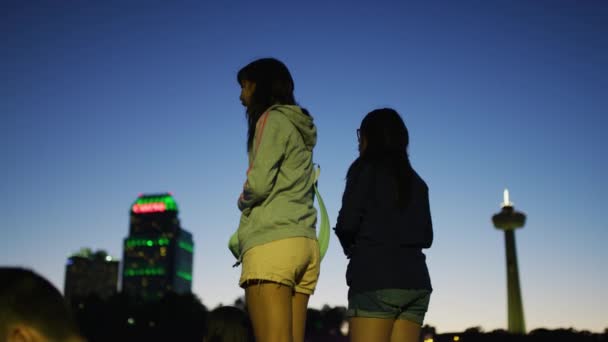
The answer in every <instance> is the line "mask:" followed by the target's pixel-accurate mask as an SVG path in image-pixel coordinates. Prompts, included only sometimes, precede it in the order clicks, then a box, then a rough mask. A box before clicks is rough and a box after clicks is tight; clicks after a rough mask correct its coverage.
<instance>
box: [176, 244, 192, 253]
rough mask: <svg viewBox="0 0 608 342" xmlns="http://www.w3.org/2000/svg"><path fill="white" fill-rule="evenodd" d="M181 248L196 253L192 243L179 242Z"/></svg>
mask: <svg viewBox="0 0 608 342" xmlns="http://www.w3.org/2000/svg"><path fill="white" fill-rule="evenodd" d="M178 246H179V248H181V249H184V250H187V251H188V252H190V253H194V246H193V245H192V244H189V243H187V242H185V241H180V242H179V243H178Z"/></svg>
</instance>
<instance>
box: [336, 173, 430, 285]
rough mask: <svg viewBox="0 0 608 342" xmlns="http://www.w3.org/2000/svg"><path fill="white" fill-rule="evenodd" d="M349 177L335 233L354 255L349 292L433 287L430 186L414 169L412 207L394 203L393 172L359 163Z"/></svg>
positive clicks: (349, 274)
mask: <svg viewBox="0 0 608 342" xmlns="http://www.w3.org/2000/svg"><path fill="white" fill-rule="evenodd" d="M353 174H354V176H353V177H348V180H347V183H346V188H345V190H344V195H343V198H342V208H341V209H340V213H339V215H338V219H337V222H336V227H335V228H334V229H335V232H336V235H337V236H338V238H339V240H340V244H341V245H342V248H343V249H344V253H345V254H346V255H347V256H348V257H349V258H350V261H349V263H348V268H347V271H346V283H347V285H348V286H349V297H350V296H351V295H352V294H355V293H360V292H365V291H374V290H379V289H427V290H432V286H431V279H430V276H429V271H428V269H427V265H426V256H425V255H424V253H423V252H422V249H424V248H429V247H431V244H432V243H433V223H432V219H431V211H430V205H429V195H428V192H429V190H428V186H427V185H426V183H425V182H424V180H423V179H422V178H421V177H420V176H419V175H418V173H416V172H415V171H414V173H413V175H412V178H411V193H410V200H409V204H408V206H407V208H405V209H401V208H399V207H398V206H396V205H395V203H394V202H395V200H394V193H395V192H394V188H395V183H394V181H393V176H392V171H391V169H390V168H389V167H387V166H385V165H382V164H377V165H374V164H371V163H359V164H357V166H356V167H355V170H354V171H353Z"/></svg>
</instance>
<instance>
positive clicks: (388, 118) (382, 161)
mask: <svg viewBox="0 0 608 342" xmlns="http://www.w3.org/2000/svg"><path fill="white" fill-rule="evenodd" d="M357 137H358V140H359V158H357V160H355V161H354V162H353V164H352V165H351V167H350V168H349V170H348V174H347V179H350V180H353V179H355V178H356V177H357V175H358V173H359V170H361V167H362V166H363V165H364V164H369V165H376V166H382V167H385V168H388V169H389V170H390V171H391V173H392V175H393V179H394V181H395V190H396V192H395V199H396V203H398V204H399V206H401V207H405V206H407V204H408V202H409V197H410V191H411V190H410V189H411V177H412V175H413V173H414V170H413V169H412V166H411V165H410V160H409V158H408V155H407V148H408V145H409V134H408V131H407V127H406V126H405V123H404V122H403V120H402V119H401V116H400V115H399V113H397V111H395V110H394V109H390V108H382V109H376V110H373V111H371V112H369V113H368V114H367V115H366V116H365V118H363V121H361V126H360V128H359V129H358V130H357Z"/></svg>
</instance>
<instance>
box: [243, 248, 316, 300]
mask: <svg viewBox="0 0 608 342" xmlns="http://www.w3.org/2000/svg"><path fill="white" fill-rule="evenodd" d="M319 254H320V252H319V243H318V241H317V240H315V239H310V238H307V237H295V238H288V239H282V240H277V241H272V242H269V243H265V244H263V245H259V246H255V247H253V248H251V249H250V250H248V251H247V252H245V254H244V255H243V264H242V271H241V278H240V279H239V285H240V286H241V287H243V288H245V287H247V286H249V285H251V284H256V283H259V282H267V281H269V282H273V283H278V284H282V285H285V286H289V287H291V288H292V289H293V290H294V291H295V292H298V293H303V294H307V295H311V294H313V293H314V292H315V288H316V287H317V281H318V280H319V273H320V269H321V265H320V263H321V260H320V259H321V258H320V255H319Z"/></svg>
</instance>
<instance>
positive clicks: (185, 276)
mask: <svg viewBox="0 0 608 342" xmlns="http://www.w3.org/2000/svg"><path fill="white" fill-rule="evenodd" d="M177 276H178V277H180V278H183V279H186V280H187V281H192V274H190V273H188V272H184V271H177Z"/></svg>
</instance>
